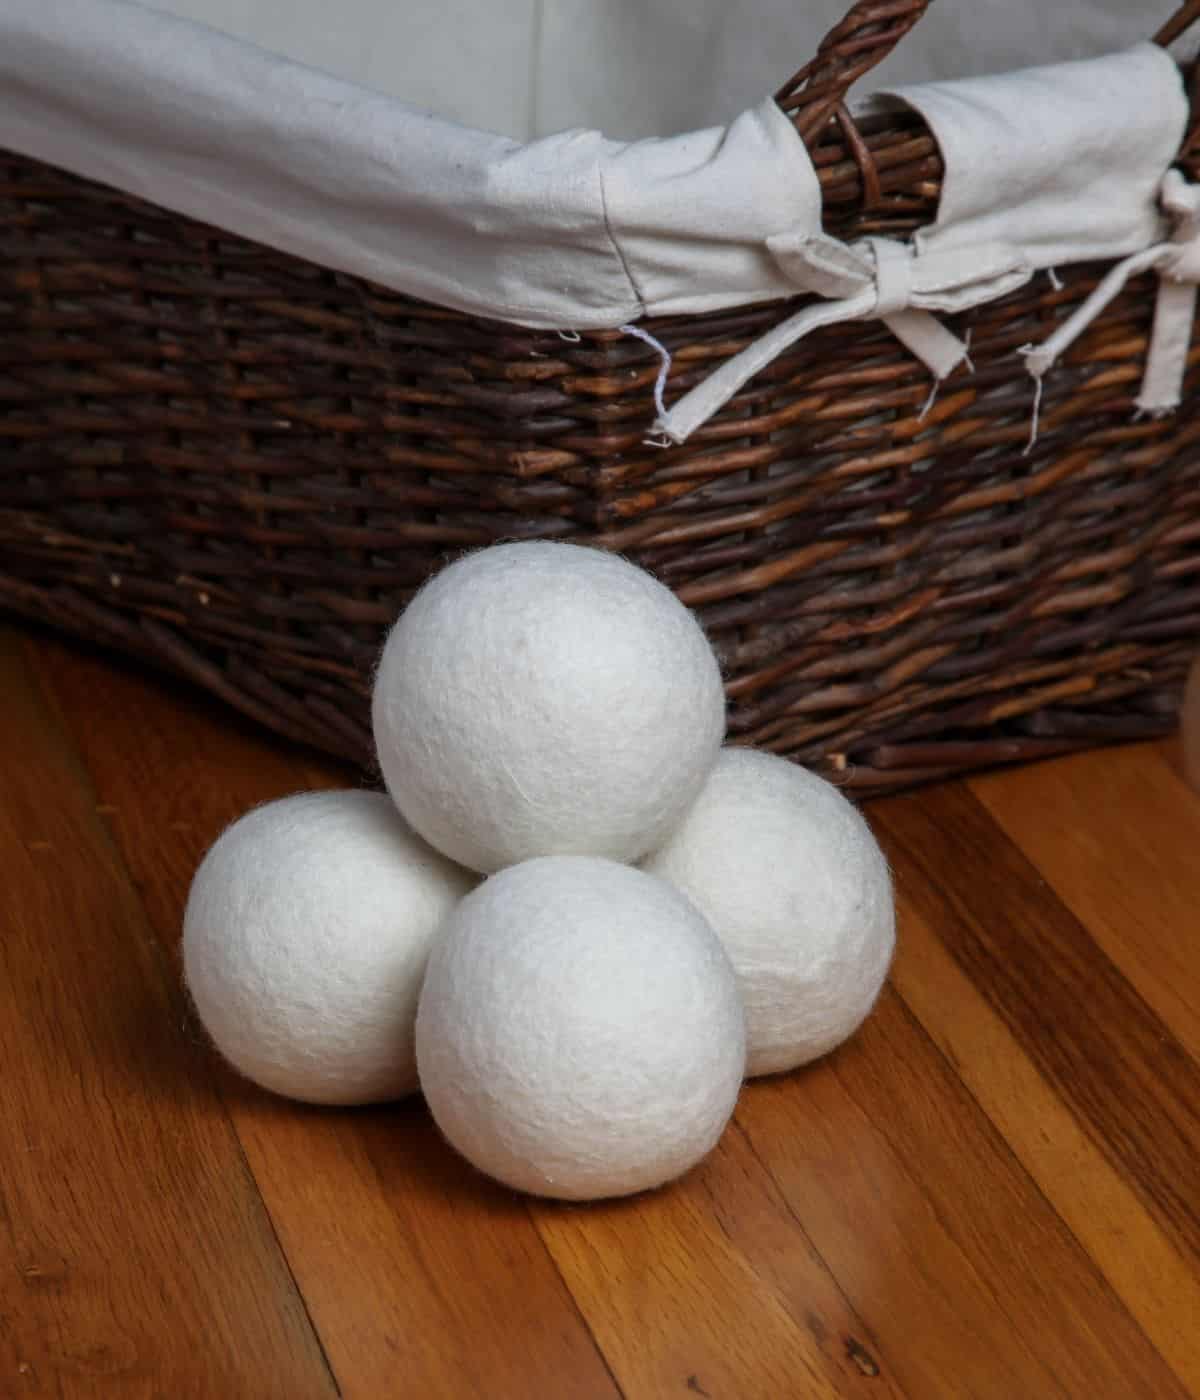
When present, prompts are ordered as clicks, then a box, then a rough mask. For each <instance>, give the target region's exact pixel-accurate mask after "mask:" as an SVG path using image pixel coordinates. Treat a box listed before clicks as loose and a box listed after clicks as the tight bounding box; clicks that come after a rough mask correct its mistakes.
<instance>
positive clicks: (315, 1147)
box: [37, 644, 619, 1400]
mask: <svg viewBox="0 0 1200 1400" xmlns="http://www.w3.org/2000/svg"><path fill="white" fill-rule="evenodd" d="M37 656H38V657H39V664H40V667H41V670H42V673H43V675H44V676H45V678H46V680H47V682H48V684H49V685H50V686H51V687H52V689H53V692H54V694H55V695H56V696H57V698H58V700H59V703H60V704H61V706H62V708H63V712H64V715H65V717H66V721H67V723H68V725H69V727H70V729H71V731H72V733H73V734H74V736H75V738H76V742H77V743H78V745H79V748H80V751H81V752H82V753H83V755H84V757H85V760H86V762H87V764H88V767H89V769H90V771H91V773H92V775H93V780H94V783H95V786H96V791H97V793H98V795H99V798H100V803H101V807H102V808H103V810H104V814H105V816H106V818H107V820H108V821H110V822H111V823H112V827H113V831H114V833H115V837H116V840H117V841H118V842H119V844H120V846H121V848H122V850H123V851H124V853H125V857H126V859H127V861H128V863H129V866H130V868H131V869H132V870H133V872H134V874H135V877H136V878H137V880H138V882H139V884H140V886H141V888H142V891H143V897H144V899H145V902H146V907H147V909H148V910H149V911H150V914H151V918H152V920H153V923H154V925H155V927H156V930H157V932H158V935H159V937H160V938H161V940H162V941H163V944H164V946H166V947H167V948H168V949H169V950H170V952H171V955H172V956H173V957H174V956H175V955H176V951H175V950H176V944H177V940H178V934H179V927H180V921H181V917H182V910H183V903H184V900H185V897H186V893H187V887H188V884H189V882H190V879H191V875H192V873H193V871H194V870H195V867H196V864H197V863H198V861H199V859H200V857H201V855H202V854H203V852H204V850H205V849H206V848H207V846H208V844H209V843H210V842H211V841H212V840H213V839H214V838H215V836H216V835H217V834H218V832H219V831H220V830H221V828H222V827H223V826H224V825H225V824H226V823H228V822H229V821H231V820H233V819H234V818H235V817H236V816H238V815H239V814H240V813H241V812H243V811H245V810H246V809H247V808H249V807H251V806H253V805H255V804H256V803H259V802H263V801H267V800H269V799H271V798H274V797H278V796H281V795H283V794H284V793H286V792H292V791H295V790H297V789H299V788H302V787H306V786H313V785H319V784H320V785H330V784H337V783H345V782H346V781H348V779H347V777H346V775H345V774H344V773H342V772H341V771H340V770H339V769H337V768H336V767H334V766H333V765H324V764H321V763H319V762H317V761H315V760H306V759H304V758H303V757H301V756H298V755H296V754H294V753H289V752H288V751H287V750H286V749H284V748H283V747H282V746H281V745H276V744H273V743H268V742H266V741H261V740H259V738H258V737H257V736H254V735H252V734H251V733H250V732H249V731H247V730H246V729H245V728H244V727H243V726H241V725H239V724H236V723H231V722H230V721H229V718H228V716H226V714H225V713H224V712H222V711H219V710H217V709H215V708H213V707H212V706H209V705H206V704H202V703H200V702H198V701H197V702H196V703H194V704H187V705H185V704H181V703H179V702H178V700H177V699H176V698H175V697H174V695H173V693H172V692H170V691H169V690H167V689H165V688H163V687H161V686H158V685H156V684H153V683H147V682H146V681H144V680H143V679H142V678H141V677H139V676H137V675H135V674H134V673H132V672H129V671H126V670H122V669H117V668H114V667H110V666H108V665H107V664H105V663H103V662H101V661H99V660H96V659H94V658H91V657H86V656H83V655H81V654H78V653H75V652H72V651H69V650H67V649H66V648H64V647H60V646H56V645H51V644H44V645H40V646H39V647H38V648H37ZM109 716H111V717H112V718H111V719H110V718H108V717H109ZM161 773H170V774H171V776H172V781H171V782H170V783H161V782H158V781H156V775H158V774H161ZM221 1073H222V1075H223V1082H224V1091H225V1094H226V1098H227V1102H228V1106H229V1111H230V1114H231V1117H232V1119H233V1122H234V1123H235V1125H236V1127H237V1130H238V1133H239V1134H240V1136H241V1140H242V1142H243V1144H244V1147H245V1151H246V1155H247V1159H248V1160H249V1162H250V1165H251V1168H252V1169H253V1171H254V1174H255V1177H256V1178H257V1180H258V1182H259V1185H260V1187H261V1189H262V1192H263V1196H264V1199H265V1200H266V1202H267V1206H268V1208H269V1210H270V1212H271V1216H272V1218H273V1219H274V1221H275V1225H276V1228H277V1230H278V1232H279V1237H280V1240H281V1241H282V1243H283V1246H284V1248H285V1250H286V1252H287V1255H288V1258H289V1260H290V1261H291V1264H292V1268H293V1270H294V1272H295V1275H296V1277H297V1280H298V1281H299V1284H300V1286H301V1288H302V1289H303V1291H304V1295H305V1297H306V1299H307V1302H308V1306H309V1310H310V1312H311V1315H312V1317H313V1320H314V1322H315V1324H316V1327H317V1330H318V1332H319V1333H320V1336H321V1339H322V1341H323V1343H324V1345H325V1349H326V1352H327V1353H328V1355H329V1358H330V1361H331V1364H332V1366H333V1369H334V1372H335V1374H336V1376H337V1378H338V1381H339V1383H340V1385H341V1388H342V1391H343V1393H344V1394H345V1395H347V1396H362V1397H364V1400H378V1397H380V1396H384V1395H386V1396H398V1397H405V1396H413V1397H421V1400H423V1398H424V1397H439V1396H449V1397H457V1396H475V1395H478V1396H487V1397H488V1400H504V1398H505V1397H513V1398H514V1400H527V1397H529V1396H534V1395H556V1394H568V1393H569V1394H570V1395H572V1396H573V1397H574V1396H580V1397H591V1396H596V1397H612V1396H615V1395H617V1394H619V1390H618V1387H617V1386H616V1385H615V1384H614V1382H613V1380H612V1378H611V1376H610V1375H609V1372H608V1370H607V1368H606V1366H605V1363H604V1361H603V1358H602V1357H601V1356H600V1354H599V1352H598V1351H597V1349H596V1347H595V1344H594V1342H593V1340H592V1338H591V1336H590V1334H589V1332H588V1330H587V1327H586V1325H585V1323H584V1322H583V1321H582V1319H581V1318H580V1316H579V1314H578V1312H577V1310H576V1307H575V1304H574V1302H573V1300H572V1298H571V1296H570V1294H569V1292H568V1290H567V1289H566V1287H565V1286H564V1285H563V1283H562V1281H561V1279H560V1278H559V1275H558V1273H557V1271H556V1269H555V1266H554V1263H553V1261H552V1260H551V1258H550V1257H549V1255H548V1254H547V1252H546V1249H545V1247H544V1245H543V1244H542V1242H541V1240H540V1238H539V1236H538V1234H537V1232H536V1230H535V1229H534V1226H533V1224H532V1222H531V1221H530V1219H529V1215H528V1211H527V1208H526V1206H525V1205H524V1203H523V1202H520V1201H518V1200H516V1198H514V1197H512V1196H511V1195H509V1194H508V1193H502V1192H499V1191H498V1190H495V1189H493V1188H490V1187H489V1186H488V1185H487V1183H484V1182H482V1181H481V1179H479V1178H477V1177H476V1176H475V1175H474V1174H473V1173H471V1172H470V1171H469V1170H468V1169H467V1168H466V1167H465V1166H463V1165H462V1164H461V1163H460V1162H459V1161H458V1159H457V1158H455V1157H454V1156H453V1154H452V1153H451V1152H450V1151H449V1149H448V1148H446V1147H444V1146H443V1145H442V1143H441V1142H440V1141H439V1139H438V1138H437V1135H436V1133H435V1132H434V1130H433V1128H432V1126H431V1124H430V1123H429V1120H428V1118H427V1116H426V1115H425V1113H424V1111H423V1109H421V1108H415V1109H414V1108H412V1107H402V1108H400V1109H395V1108H387V1109H378V1110H370V1111H359V1112H349V1113H348V1112H329V1111H320V1110H312V1109H306V1108H302V1107H300V1106H297V1105H292V1104H287V1103H284V1102H283V1101H281V1100H277V1099H274V1098H272V1097H271V1096H269V1095H266V1094H263V1093H260V1092H259V1091H257V1090H255V1089H253V1088H252V1087H250V1086H245V1085H243V1084H242V1083H241V1082H240V1081H238V1080H237V1079H236V1078H235V1077H234V1076H233V1075H232V1074H231V1073H228V1072H225V1071H221ZM298 1164H302V1165H303V1169H302V1170H298V1169H297V1167H298Z"/></svg>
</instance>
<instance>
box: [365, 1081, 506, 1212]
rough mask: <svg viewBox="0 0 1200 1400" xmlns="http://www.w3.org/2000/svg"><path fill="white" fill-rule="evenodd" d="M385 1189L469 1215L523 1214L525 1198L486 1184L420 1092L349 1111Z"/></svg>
mask: <svg viewBox="0 0 1200 1400" xmlns="http://www.w3.org/2000/svg"><path fill="white" fill-rule="evenodd" d="M350 1112H351V1113H352V1115H353V1117H354V1121H355V1125H356V1128H357V1130H358V1131H359V1132H360V1133H361V1134H362V1135H363V1136H364V1137H365V1139H366V1141H367V1144H368V1148H369V1151H370V1154H371V1160H372V1163H373V1164H374V1166H375V1169H376V1171H377V1172H378V1173H379V1176H380V1180H381V1182H382V1183H383V1184H384V1185H385V1186H386V1187H387V1188H388V1189H395V1190H403V1191H408V1192H416V1193H419V1194H421V1195H423V1196H427V1197H434V1198H438V1199H440V1200H442V1201H444V1202H446V1203H448V1204H451V1205H454V1206H456V1207H458V1208H460V1209H466V1210H468V1211H470V1212H473V1213H475V1214H477V1215H478V1214H483V1215H488V1216H493V1217H497V1218H508V1217H513V1216H517V1215H521V1214H524V1212H525V1208H526V1198H525V1197H523V1196H521V1195H519V1194H518V1193H517V1192H515V1191H512V1190H510V1189H509V1188H508V1187H507V1186H501V1185H500V1184H499V1183H498V1182H495V1181H492V1180H490V1178H488V1177H486V1176H484V1175H483V1174H482V1173H481V1172H478V1171H476V1170H475V1168H474V1167H473V1166H471V1164H470V1163H469V1162H467V1161H466V1160H465V1159H464V1158H462V1157H460V1156H459V1155H458V1153H457V1152H455V1150H454V1149H453V1148H452V1147H451V1146H450V1144H449V1143H448V1142H447V1141H446V1139H445V1138H444V1137H443V1136H442V1135H441V1133H440V1132H439V1131H438V1128H437V1124H436V1123H434V1121H433V1118H432V1116H431V1115H430V1112H429V1109H428V1107H427V1106H426V1104H425V1100H424V1099H423V1098H422V1097H421V1095H420V1094H413V1095H412V1096H411V1097H409V1098H407V1099H403V1100H401V1101H400V1102H398V1103H395V1104H390V1105H387V1106H384V1107H375V1108H360V1109H352V1110H350Z"/></svg>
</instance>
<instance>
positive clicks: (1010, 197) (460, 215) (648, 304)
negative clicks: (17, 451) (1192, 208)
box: [0, 0, 1186, 329]
mask: <svg viewBox="0 0 1200 1400" xmlns="http://www.w3.org/2000/svg"><path fill="white" fill-rule="evenodd" d="M948 2H949V0H945V3H948ZM1005 3H1006V4H1007V3H1008V0H1005ZM341 13H342V12H341V10H340V9H339V15H340V14H341ZM903 100H906V101H909V102H911V103H913V104H914V105H916V106H919V107H921V108H922V110H924V111H926V112H927V115H928V116H929V118H930V120H931V122H932V123H933V126H934V129H935V133H936V134H937V135H938V137H939V140H940V142H941V144H942V145H943V147H944V148H945V150H946V152H947V156H948V159H949V172H948V176H947V185H946V192H945V196H944V200H943V210H944V211H945V210H951V211H955V212H954V215H953V217H952V218H951V219H950V220H949V222H947V217H946V214H945V212H944V213H943V218H942V220H941V221H940V223H939V225H938V226H937V228H936V229H934V230H930V231H929V234H928V237H929V238H930V239H934V238H936V239H937V240H939V241H940V242H941V244H942V245H943V248H946V247H949V246H950V244H952V243H953V241H954V240H955V239H957V238H959V237H960V236H961V237H963V238H966V239H967V243H968V249H969V246H970V245H971V243H972V242H973V240H975V238H976V235H977V234H978V235H979V236H980V237H986V239H988V240H991V241H995V240H996V239H1002V240H1003V241H1005V242H1007V243H1009V244H1011V245H1012V246H1013V248H1014V249H1015V250H1016V252H1017V253H1018V254H1019V256H1020V260H1021V263H1022V265H1025V264H1027V265H1028V266H1029V268H1030V269H1032V268H1036V267H1041V266H1046V265H1048V261H1051V260H1053V261H1072V260H1077V259H1084V258H1089V257H1101V256H1104V257H1115V256H1120V255H1122V254H1125V253H1131V252H1135V251H1137V250H1139V249H1141V248H1144V247H1145V246H1147V244H1148V243H1150V242H1152V241H1153V240H1154V239H1155V238H1157V237H1159V236H1161V234H1162V232H1163V227H1164V226H1163V222H1162V220H1161V219H1160V217H1159V214H1158V210H1157V205H1156V194H1157V189H1158V185H1159V182H1160V180H1161V178H1162V175H1163V173H1164V172H1165V170H1166V168H1167V167H1168V165H1169V164H1170V163H1171V160H1172V159H1173V157H1174V153H1175V151H1176V149H1177V146H1178V142H1179V139H1180V136H1181V135H1182V131H1183V126H1184V121H1185V118H1186V104H1185V101H1184V96H1183V92H1182V84H1181V82H1180V78H1179V73H1178V70H1177V69H1176V67H1175V65H1174V63H1173V62H1172V60H1171V59H1170V58H1169V57H1168V56H1167V55H1166V54H1164V53H1162V52H1161V51H1160V50H1158V49H1156V48H1154V47H1153V46H1152V45H1149V44H1141V45H1138V46H1137V47H1135V48H1134V49H1132V50H1129V51H1128V52H1126V53H1123V54H1117V55H1113V56H1112V57H1110V58H1106V59H1098V60H1093V61H1091V62H1089V63H1083V64H1078V65H1074V66H1069V67H1066V68H1063V69H1062V70H1060V72H1059V73H1056V74H1055V73H1052V74H1050V75H1046V74H1042V75H1041V76H1040V77H1039V76H1037V75H1034V76H1029V75H1015V76H1013V75H1010V76H1009V77H1003V78H995V79H978V80H972V81H968V82H965V83H951V84H942V85H936V86H934V87H932V88H923V89H916V90H913V89H905V90H904V92H903ZM960 126H961V127H962V129H963V131H965V130H966V129H967V128H968V127H969V128H970V130H971V132H972V133H973V134H972V136H971V137H970V139H969V141H968V140H967V139H966V138H965V137H963V136H961V135H960V133H959V128H960ZM964 142H965V144H964ZM0 145H7V146H11V147H13V148H14V149H16V150H20V151H24V152H27V153H28V154H30V155H33V156H37V157H40V158H41V159H44V160H47V161H50V162H52V163H55V164H58V165H61V166H64V167H65V168H67V169H71V170H77V171H79V172H81V173H83V174H85V175H89V176H92V177H94V178H97V179H100V180H103V181H106V182H108V183H110V184H113V185H116V186H118V187H120V188H123V189H126V190H129V191H131V192H133V193H136V194H141V195H144V196H146V197H147V198H149V199H152V200H155V201H156V202H158V203H160V204H163V205H165V206H166V207H168V208H173V209H177V210H180V211H181V212H184V213H187V214H191V215H194V216H196V217H199V218H202V219H206V220H208V221H210V222H212V223H214V224H217V225H218V226H221V227H224V228H227V229H230V230H232V231H234V232H238V233H241V234H244V235H246V236H248V237H251V238H255V239H258V240H260V241H262V242H265V243H268V244H271V245H273V246H276V247H278V248H281V249H283V250H286V251H289V252H292V253H296V254H299V255H301V256H303V257H307V258H310V259H312V260H313V261H316V262H319V263H322V264H324V265H326V266H329V267H332V268H335V269H340V270H344V271H348V272H354V273H358V274H361V275H364V276H367V277H370V278H373V279H375V280H377V281H379V282H381V283H383V284H385V285H387V286H391V287H394V288H396V289H398V290H400V291H404V292H408V293H410V294H412V295H415V296H420V297H424V298H427V299H429V300H432V301H436V302H439V303H442V304H444V305H447V306H452V307H456V308H459V309H461V310H464V311H469V312H475V313H478V314H481V315H486V316H494V317H502V318H505V319H508V320H511V321H516V322H520V323H523V324H527V325H532V326H546V327H559V328H572V327H573V328H579V329H583V328H591V327H606V326H607V327H612V326H619V325H621V324H623V323H625V322H628V321H632V320H634V319H636V318H638V317H639V316H642V315H644V314H650V315H660V314H670V313H689V314H690V313H696V312H703V311H708V310H715V309H719V308H722V307H727V306H735V305H741V304H745V303H747V302H753V301H761V300H769V299H778V298H781V297H784V296H788V295H791V294H793V293H795V292H796V291H798V290H803V289H805V285H806V284H805V282H804V281H803V280H799V281H798V280H797V275H796V259H795V258H792V257H789V256H786V255H785V256H779V255H778V254H779V252H780V250H781V248H783V247H784V245H785V244H786V245H787V247H788V248H791V249H793V250H794V248H795V246H796V240H800V241H801V242H802V241H803V239H804V238H805V237H806V236H807V235H808V234H815V233H817V232H819V228H820V198H819V190H818V187H817V182H816V177H815V174H814V172H813V170H812V166H811V163H810V161H809V159H808V155H807V152H806V151H805V149H804V146H803V144H802V143H801V141H800V139H799V138H798V136H797V135H796V134H795V132H794V130H793V129H792V127H791V124H790V123H789V122H788V121H787V120H786V119H785V118H784V117H783V115H782V114H781V113H780V111H779V110H778V108H777V107H775V105H774V104H773V103H772V102H770V101H769V100H765V101H764V100H760V101H759V102H758V103H757V105H756V106H754V107H752V108H751V109H750V110H748V111H746V112H744V113H743V114H742V115H741V116H739V117H736V118H735V119H734V120H733V121H732V122H731V123H730V124H729V125H728V126H727V127H721V126H717V127H710V128H708V129H706V130H702V131H697V132H691V133H688V134H685V135H681V136H676V137H673V138H670V139H663V140H659V139H648V140H644V141H639V142H635V143H632V144H623V143H621V142H617V141H613V140H611V139H608V138H606V137H604V136H602V135H600V134H599V133H598V132H596V131H589V130H583V129H576V130H572V131H567V132H563V133H560V134H557V135H553V136H549V137H546V138H543V139H541V140H538V141H534V142H531V143H529V144H526V145H522V144H520V143H518V142H515V141H513V140H510V139H508V138H505V137H502V136H494V135H488V134H485V133H482V132H479V131H473V130H470V129H468V128H465V127H461V126H457V125H454V124H451V123H448V122H446V121H443V120H441V119H439V118H435V117H431V116H428V115H426V114H423V113H421V112H419V111H417V110H415V109H413V108H411V107H408V106H405V105H403V104H400V103H398V102H396V101H395V100H394V99H391V98H389V97H386V96H383V95H380V94H377V93H373V92H371V91H369V90H367V89H364V88H358V87H354V86H352V85H349V84H347V83H345V82H343V81H341V80H340V79H337V78H334V77H330V76H329V75H327V74H323V73H321V72H319V71H317V70H315V69H311V68H308V67H305V66H302V65H298V64H295V63H292V62H290V61H288V60H286V59H281V58H279V57H278V56H276V55H273V54H270V53H268V52H267V51H265V50H262V49H259V48H256V47H253V46H250V45H247V44H245V43H243V42H241V41H239V40H235V39H232V38H230V37H228V36H225V35H222V34H220V33H218V32H216V31H214V30H212V29H208V28H204V27H199V26H196V25H193V24H190V23H187V22H185V21H181V20H178V19H175V18H173V17H170V16H166V15H164V14H162V13H161V12H160V11H156V10H152V9H148V8H144V7H142V6H139V5H136V4H132V3H129V0H0ZM780 240H783V242H782V243H781V241H780ZM951 251H954V249H953V248H951ZM800 261H801V262H802V261H803V259H801V260H800ZM960 261H961V260H960ZM967 261H969V259H968V260H967ZM957 265H959V263H958V262H956V266H957ZM868 300H869V298H868ZM884 301H885V302H887V303H888V304H889V305H890V304H891V303H892V302H894V301H895V295H894V294H893V293H889V294H888V295H887V296H886V297H885V298H884ZM864 304H865V303H864ZM868 312H869V308H868Z"/></svg>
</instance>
